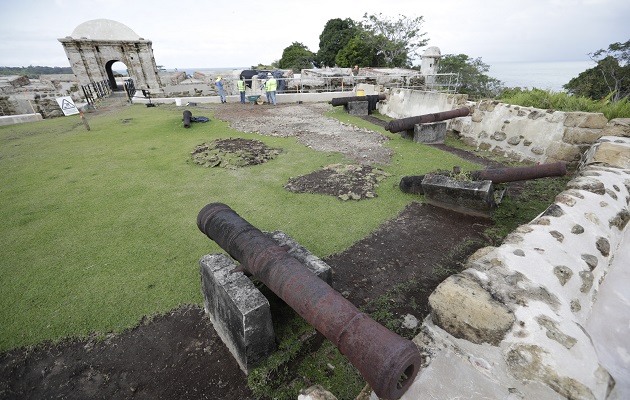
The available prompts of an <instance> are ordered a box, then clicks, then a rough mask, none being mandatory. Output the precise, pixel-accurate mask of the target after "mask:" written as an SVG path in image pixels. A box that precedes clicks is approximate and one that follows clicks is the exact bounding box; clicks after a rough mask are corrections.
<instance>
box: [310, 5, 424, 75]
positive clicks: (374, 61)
mask: <svg viewBox="0 0 630 400" xmlns="http://www.w3.org/2000/svg"><path fill="white" fill-rule="evenodd" d="M422 22H423V17H415V18H409V17H407V16H404V15H398V19H396V20H394V19H392V18H390V17H388V16H385V15H383V14H380V13H379V14H376V15H368V14H367V13H366V14H364V15H363V21H362V22H356V21H352V20H351V19H349V18H347V19H345V20H341V19H332V20H329V21H328V23H326V27H325V28H324V31H323V32H322V34H321V35H320V43H319V46H320V50H319V52H318V53H317V55H318V60H319V62H320V63H321V64H322V65H332V64H335V65H338V66H340V67H346V68H347V67H353V66H355V65H358V66H361V67H410V66H411V63H412V59H413V58H415V57H416V56H418V49H420V48H421V47H423V46H426V44H427V42H428V39H424V38H423V36H425V35H426V33H420V29H421V26H422Z"/></svg>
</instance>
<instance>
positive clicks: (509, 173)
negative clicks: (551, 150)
mask: <svg viewBox="0 0 630 400" xmlns="http://www.w3.org/2000/svg"><path fill="white" fill-rule="evenodd" d="M566 174H567V163H565V162H564V161H559V162H555V163H550V164H540V165H531V166H527V167H513V168H492V169H480V170H476V171H470V176H471V178H472V179H474V180H477V181H485V180H487V181H492V183H506V182H516V181H526V180H529V179H538V178H548V177H551V176H564V175H566ZM423 179H424V175H414V176H403V177H402V179H401V180H400V184H399V187H400V190H401V191H403V192H405V193H413V194H423V193H424V192H423V190H422V180H423Z"/></svg>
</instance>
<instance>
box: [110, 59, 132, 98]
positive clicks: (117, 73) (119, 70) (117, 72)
mask: <svg viewBox="0 0 630 400" xmlns="http://www.w3.org/2000/svg"><path fill="white" fill-rule="evenodd" d="M105 72H106V73H107V79H108V80H109V86H110V87H111V88H112V90H113V91H119V90H124V89H125V88H124V86H123V85H124V81H125V78H129V71H128V70H127V66H126V65H125V64H124V63H122V62H120V61H119V60H111V61H108V62H107V63H105ZM121 75H122V76H121Z"/></svg>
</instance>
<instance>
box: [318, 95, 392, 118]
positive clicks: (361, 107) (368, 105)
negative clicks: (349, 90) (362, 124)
mask: <svg viewBox="0 0 630 400" xmlns="http://www.w3.org/2000/svg"><path fill="white" fill-rule="evenodd" d="M386 98H387V97H386V96H385V95H384V94H370V95H367V96H351V97H335V98H334V99H332V100H331V101H330V104H331V105H332V106H333V107H337V106H344V108H345V109H346V110H347V111H348V113H349V114H351V115H358V116H362V115H368V114H371V113H372V111H374V110H376V103H378V102H379V101H381V100H385V99H386Z"/></svg>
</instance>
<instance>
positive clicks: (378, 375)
mask: <svg viewBox="0 0 630 400" xmlns="http://www.w3.org/2000/svg"><path fill="white" fill-rule="evenodd" d="M197 226H198V227H199V229H200V230H201V231H202V232H203V233H204V234H205V235H206V236H208V237H209V238H210V239H212V240H214V241H215V242H216V243H217V244H218V245H219V246H221V248H223V249H224V250H225V251H227V253H228V254H230V256H232V258H234V259H235V260H237V261H239V262H240V263H241V267H242V268H243V269H244V270H245V271H247V272H249V273H250V274H252V275H253V276H254V277H256V278H257V279H258V280H260V281H261V282H263V283H264V284H265V285H266V286H267V287H268V288H269V289H270V290H272V291H273V292H274V293H275V294H276V295H278V297H280V298H281V299H282V300H284V301H285V302H286V303H287V304H288V305H289V306H291V307H292V308H293V309H294V310H295V311H296V312H297V313H298V314H300V315H301V316H302V317H303V318H304V319H305V320H306V321H307V322H308V323H310V324H311V325H312V326H313V327H315V328H316V329H317V330H318V331H319V332H320V333H322V334H323V335H324V336H325V337H326V338H328V339H329V340H330V341H331V342H333V343H334V344H335V345H336V346H337V347H338V348H339V350H340V351H341V353H343V354H344V355H345V356H346V357H348V360H349V361H350V362H351V363H352V364H353V365H354V366H355V367H356V368H357V369H358V370H359V372H360V373H361V375H362V376H363V377H364V378H365V380H366V381H367V382H368V383H369V384H370V386H371V387H372V389H373V390H374V392H375V393H376V394H377V395H378V396H379V397H381V398H385V399H398V398H400V397H401V396H402V395H403V394H404V393H405V391H407V389H408V388H409V386H410V385H411V384H412V383H413V380H414V377H415V376H416V374H417V373H418V370H419V367H420V363H421V360H420V354H419V352H418V349H417V347H416V345H415V344H413V342H411V341H409V340H407V339H404V338H402V337H400V336H398V335H397V334H395V333H394V332H392V331H390V330H389V329H387V328H385V327H384V326H382V325H380V324H378V323H377V322H376V321H374V320H373V319H371V318H370V317H369V316H368V315H366V314H365V313H362V312H361V311H359V310H358V309H357V308H356V307H355V306H354V305H353V304H352V303H350V302H349V301H348V300H346V299H345V298H344V297H343V296H341V294H339V293H338V292H336V291H335V290H333V289H332V288H331V287H330V286H329V285H328V284H326V283H325V282H324V281H322V280H321V279H319V278H318V277H317V276H316V275H315V274H313V273H312V272H311V271H309V270H308V269H307V268H305V267H304V265H303V264H302V263H301V262H300V261H299V260H297V259H296V258H294V257H293V256H291V255H290V254H289V253H288V252H287V250H286V249H285V248H283V247H281V246H279V245H277V243H275V242H274V241H273V240H272V239H270V238H269V237H268V236H266V235H264V234H263V233H262V232H261V231H260V230H258V229H257V228H255V227H254V226H252V225H251V224H249V223H248V222H247V221H245V220H244V219H243V218H242V217H240V216H239V215H238V214H237V213H236V212H235V211H234V210H232V209H231V208H230V207H229V206H227V205H225V204H222V203H211V204H208V205H206V206H205V207H204V208H203V209H202V210H201V211H200V212H199V215H198V217H197Z"/></svg>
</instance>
